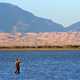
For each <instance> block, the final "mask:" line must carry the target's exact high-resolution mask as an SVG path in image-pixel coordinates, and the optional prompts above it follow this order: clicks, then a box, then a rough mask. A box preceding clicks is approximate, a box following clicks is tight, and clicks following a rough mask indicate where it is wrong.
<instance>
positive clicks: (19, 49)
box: [0, 48, 80, 51]
mask: <svg viewBox="0 0 80 80" xmlns="http://www.w3.org/2000/svg"><path fill="white" fill-rule="evenodd" d="M45 50H47V51H56V50H57V51H59V50H63V51H64V50H80V48H1V49H0V51H45Z"/></svg>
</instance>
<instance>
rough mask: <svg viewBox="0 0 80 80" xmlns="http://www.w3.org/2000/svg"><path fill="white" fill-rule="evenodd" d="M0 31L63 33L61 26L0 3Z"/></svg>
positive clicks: (10, 5) (16, 7)
mask: <svg viewBox="0 0 80 80" xmlns="http://www.w3.org/2000/svg"><path fill="white" fill-rule="evenodd" d="M0 31H3V32H12V31H20V32H54V31H55V32H63V31H64V27H63V26H62V25H61V24H57V23H55V22H52V21H51V20H49V19H45V18H41V17H37V16H35V15H34V14H32V13H30V12H28V11H25V10H23V9H21V8H19V7H18V6H15V5H12V4H8V3H0Z"/></svg>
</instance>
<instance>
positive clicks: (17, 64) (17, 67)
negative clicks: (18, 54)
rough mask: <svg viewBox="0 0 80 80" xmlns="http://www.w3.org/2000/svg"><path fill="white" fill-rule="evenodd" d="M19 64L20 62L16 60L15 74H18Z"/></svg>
mask: <svg viewBox="0 0 80 80" xmlns="http://www.w3.org/2000/svg"><path fill="white" fill-rule="evenodd" d="M20 63H21V61H20V59H18V58H17V59H16V71H15V73H18V74H19V73H20Z"/></svg>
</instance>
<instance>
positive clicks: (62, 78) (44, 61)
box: [0, 51, 80, 80]
mask: <svg viewBox="0 0 80 80" xmlns="http://www.w3.org/2000/svg"><path fill="white" fill-rule="evenodd" d="M17 57H19V58H20V59H21V61H22V63H21V73H20V74H15V73H14V72H15V60H16V58H17ZM0 80H80V51H24V52H23V51H7V52H6V51H0Z"/></svg>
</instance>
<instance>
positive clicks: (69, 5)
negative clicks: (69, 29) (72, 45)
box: [0, 0, 80, 26]
mask: <svg viewBox="0 0 80 80" xmlns="http://www.w3.org/2000/svg"><path fill="white" fill-rule="evenodd" d="M0 2H7V3H11V4H15V5H17V6H19V7H21V8H23V9H25V10H26V11H30V12H32V13H33V14H34V15H36V16H39V17H43V18H48V19H51V20H53V21H54V22H57V23H60V24H63V25H64V26H68V25H70V24H72V23H75V22H77V21H80V9H79V8H80V0H0Z"/></svg>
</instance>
